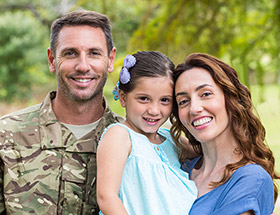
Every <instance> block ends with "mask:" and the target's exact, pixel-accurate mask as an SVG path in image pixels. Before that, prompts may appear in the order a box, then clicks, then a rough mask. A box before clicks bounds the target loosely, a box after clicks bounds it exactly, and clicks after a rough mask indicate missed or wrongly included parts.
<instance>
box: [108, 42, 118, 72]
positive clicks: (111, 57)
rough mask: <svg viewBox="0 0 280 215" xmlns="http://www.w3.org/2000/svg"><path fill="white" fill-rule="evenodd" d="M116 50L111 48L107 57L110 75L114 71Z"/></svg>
mask: <svg viewBox="0 0 280 215" xmlns="http://www.w3.org/2000/svg"><path fill="white" fill-rule="evenodd" d="M116 52H117V49H116V48H115V47H113V48H112V50H111V51H110V55H109V65H108V72H109V73H111V72H113V71H114V62H115V58H116Z"/></svg>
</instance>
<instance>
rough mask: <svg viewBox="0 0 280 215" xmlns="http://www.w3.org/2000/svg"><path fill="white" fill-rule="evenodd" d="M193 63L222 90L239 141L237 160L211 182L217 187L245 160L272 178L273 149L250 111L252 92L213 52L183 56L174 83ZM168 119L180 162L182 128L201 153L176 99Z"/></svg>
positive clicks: (274, 176) (184, 155)
mask: <svg viewBox="0 0 280 215" xmlns="http://www.w3.org/2000/svg"><path fill="white" fill-rule="evenodd" d="M194 67H197V68H203V69H206V70H207V71H208V72H209V73H210V74H211V76H212V78H213V80H214V81H215V83H216V84H217V85H218V86H219V87H220V88H221V89H222V90H223V92H224V96H225V103H226V109H227V112H228V115H229V119H230V124H231V128H232V130H233V134H234V136H235V138H236V140H237V142H238V148H237V149H236V152H237V153H240V154H241V155H242V158H241V160H240V161H238V162H236V163H232V164H228V165H227V166H226V167H225V171H224V175H223V178H222V179H221V180H220V181H219V182H212V183H211V184H210V185H211V186H213V187H217V186H219V185H222V184H224V183H226V182H227V181H228V180H229V179H230V178H231V176H232V174H233V172H234V171H235V170H236V169H238V168H240V167H242V166H244V165H246V164H248V163H256V164H259V165H260V166H262V167H263V168H264V169H265V170H266V171H267V172H268V173H269V175H270V176H271V178H272V179H279V178H280V176H279V175H278V174H277V173H276V172H275V170H274V166H275V161H274V157H273V154H272V151H271V150H270V149H269V147H268V146H267V145H266V144H265V129H264V127H263V125H262V123H261V121H260V120H259V118H258V117H257V116H256V115H255V114H254V113H253V111H255V109H254V106H253V104H252V100H251V93H250V91H249V90H248V88H247V87H246V86H244V85H243V84H241V83H240V81H239V79H238V75H237V72H236V71H235V70H234V69H233V68H232V67H230V66H229V65H227V64H226V63H224V62H222V61H221V60H219V59H217V58H215V57H213V56H210V55H207V54H203V53H193V54H191V55H189V56H188V57H187V58H186V60H185V62H184V63H181V64H179V65H178V66H177V68H176V70H175V72H174V86H175V84H176V81H177V79H178V77H179V76H180V75H181V74H182V73H183V72H185V71H186V70H190V69H192V68H194ZM170 121H171V123H172V127H171V134H172V136H173V139H174V141H175V142H176V144H177V145H178V146H179V148H180V155H179V158H180V162H184V161H185V160H186V159H187V149H186V148H185V147H184V145H182V144H181V143H180V142H179V141H178V140H179V137H180V136H181V134H182V132H183V133H184V134H185V135H186V137H187V138H188V139H189V141H190V143H191V144H192V146H193V148H194V150H195V151H196V152H197V153H199V154H202V148H201V144H200V142H198V141H197V140H196V139H195V138H194V137H193V136H192V135H191V133H190V132H188V130H187V129H186V128H185V127H184V125H183V124H182V123H181V122H180V119H179V114H178V105H177V102H176V100H175V99H174V103H173V112H172V114H171V117H170ZM277 196H278V190H277V187H276V184H275V181H274V198H275V201H276V199H277Z"/></svg>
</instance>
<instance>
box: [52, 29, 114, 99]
mask: <svg viewBox="0 0 280 215" xmlns="http://www.w3.org/2000/svg"><path fill="white" fill-rule="evenodd" d="M115 52H116V49H115V48H113V50H112V51H111V52H110V53H109V56H108V52H107V43H106V39H105V35H104V33H103V31H102V29H101V28H94V27H91V26H87V25H83V26H64V27H63V28H62V29H61V31H60V33H59V36H58V43H57V48H56V53H55V55H54V53H52V51H51V50H50V49H48V60H49V69H50V71H51V72H52V73H54V72H56V75H57V81H58V86H57V98H64V99H70V100H72V101H76V102H86V101H90V100H93V99H94V98H97V97H101V96H102V92H103V87H104V85H105V82H106V79H107V71H108V72H112V71H113V63H114V59H115Z"/></svg>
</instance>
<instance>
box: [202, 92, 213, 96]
mask: <svg viewBox="0 0 280 215" xmlns="http://www.w3.org/2000/svg"><path fill="white" fill-rule="evenodd" d="M211 95H212V93H211V92H204V93H202V97H207V96H211Z"/></svg>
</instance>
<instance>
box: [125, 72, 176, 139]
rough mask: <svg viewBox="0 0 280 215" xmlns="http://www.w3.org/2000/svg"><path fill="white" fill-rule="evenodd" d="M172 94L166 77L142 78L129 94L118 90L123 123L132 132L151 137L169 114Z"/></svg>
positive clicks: (171, 84)
mask: <svg viewBox="0 0 280 215" xmlns="http://www.w3.org/2000/svg"><path fill="white" fill-rule="evenodd" d="M172 93H173V82H172V80H171V78H170V77H168V76H160V77H153V78H151V77H143V78H140V79H138V81H137V82H136V86H135V88H134V89H133V90H132V91H131V92H129V93H127V94H125V93H124V92H123V91H121V90H120V102H121V105H122V107H125V108H126V121H125V123H126V124H127V125H128V126H129V127H130V128H132V129H133V130H134V131H136V132H138V133H141V134H144V135H146V136H147V137H148V138H149V137H150V136H151V137H153V135H156V134H157V130H158V129H159V127H160V126H161V125H162V124H163V123H164V122H165V121H166V120H167V119H168V117H169V115H170V113H171V110H172ZM149 139H150V138H149Z"/></svg>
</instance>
